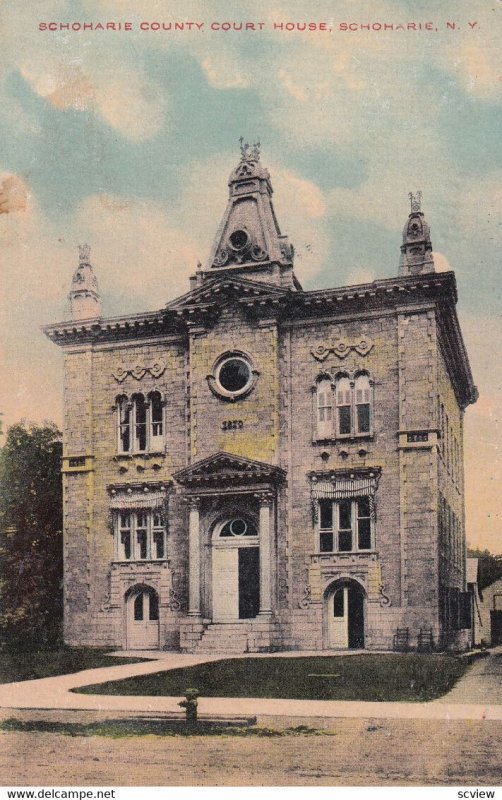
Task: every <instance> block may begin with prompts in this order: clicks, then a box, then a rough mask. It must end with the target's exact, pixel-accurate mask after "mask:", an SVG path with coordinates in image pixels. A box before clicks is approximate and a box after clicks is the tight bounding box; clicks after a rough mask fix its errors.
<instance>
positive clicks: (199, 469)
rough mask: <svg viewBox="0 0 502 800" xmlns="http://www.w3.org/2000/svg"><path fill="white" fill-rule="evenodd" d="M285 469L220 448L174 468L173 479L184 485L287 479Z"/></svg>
mask: <svg viewBox="0 0 502 800" xmlns="http://www.w3.org/2000/svg"><path fill="white" fill-rule="evenodd" d="M285 477H286V472H285V471H284V470H283V469H281V468H280V467H276V466H274V465H273V464H267V463H266V462H264V461H255V460H254V459H250V458H244V457H243V456H237V455H233V454H232V453H226V452H223V451H221V452H219V453H215V454H214V455H212V456H209V457H208V458H204V459H202V460H201V461H198V462H196V463H195V464H191V465H190V466H189V467H185V468H184V469H181V470H179V471H178V472H175V473H174V475H173V478H174V480H175V481H176V482H177V483H179V484H180V485H181V486H185V487H187V488H195V487H199V486H200V487H202V486H221V487H222V488H224V487H226V486H228V485H229V484H231V485H232V486H236V485H238V484H241V485H245V484H256V483H269V484H270V483H277V482H279V481H282V480H284V478H285Z"/></svg>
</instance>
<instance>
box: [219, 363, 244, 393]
mask: <svg viewBox="0 0 502 800" xmlns="http://www.w3.org/2000/svg"><path fill="white" fill-rule="evenodd" d="M217 380H218V383H219V384H220V386H221V388H222V389H224V391H225V392H228V393H229V394H232V395H235V394H241V393H242V392H245V391H246V389H247V388H248V387H249V385H250V384H251V382H252V380H253V373H252V371H251V367H250V365H249V364H248V362H247V361H245V359H244V358H241V357H240V356H231V357H230V358H226V359H225V360H224V361H222V363H221V364H220V366H219V368H218V373H217Z"/></svg>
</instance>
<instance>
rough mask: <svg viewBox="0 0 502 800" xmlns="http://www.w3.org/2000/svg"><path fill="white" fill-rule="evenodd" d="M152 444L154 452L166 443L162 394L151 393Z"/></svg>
mask: <svg viewBox="0 0 502 800" xmlns="http://www.w3.org/2000/svg"><path fill="white" fill-rule="evenodd" d="M148 397H149V400H150V444H151V447H152V449H153V450H157V449H160V447H161V446H162V445H163V443H164V406H163V403H162V396H161V394H160V392H150V394H149V395H148Z"/></svg>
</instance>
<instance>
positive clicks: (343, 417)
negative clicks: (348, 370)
mask: <svg viewBox="0 0 502 800" xmlns="http://www.w3.org/2000/svg"><path fill="white" fill-rule="evenodd" d="M336 426H337V434H338V436H350V434H351V433H352V386H351V383H350V380H349V379H348V378H347V377H341V378H339V379H338V380H337V382H336Z"/></svg>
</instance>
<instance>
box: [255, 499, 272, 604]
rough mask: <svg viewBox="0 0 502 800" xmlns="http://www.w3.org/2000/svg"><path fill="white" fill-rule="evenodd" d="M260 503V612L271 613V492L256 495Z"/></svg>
mask: <svg viewBox="0 0 502 800" xmlns="http://www.w3.org/2000/svg"><path fill="white" fill-rule="evenodd" d="M257 499H258V502H259V504H260V516H259V535H260V614H266V615H270V614H271V613H272V541H273V540H272V536H273V528H274V526H273V522H272V503H273V495H272V493H271V492H263V493H260V494H258V495H257Z"/></svg>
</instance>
